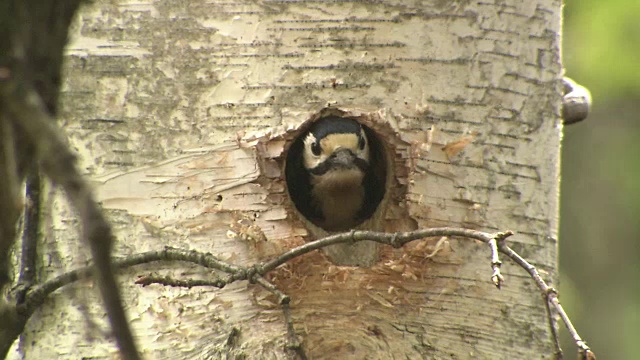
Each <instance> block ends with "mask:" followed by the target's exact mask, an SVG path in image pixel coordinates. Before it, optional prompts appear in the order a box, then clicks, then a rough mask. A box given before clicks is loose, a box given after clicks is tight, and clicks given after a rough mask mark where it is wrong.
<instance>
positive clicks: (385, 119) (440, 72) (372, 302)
mask: <svg viewBox="0 0 640 360" xmlns="http://www.w3.org/2000/svg"><path fill="white" fill-rule="evenodd" d="M560 16H561V2H560V1H551V0H537V1H515V0H508V1H496V2H494V1H486V2H457V1H401V0H385V1H359V0H353V1H336V2H323V1H284V0H283V1H276V0H274V1H241V0H239V1H224V2H223V1H201V0H198V1H189V2H178V1H169V0H160V1H147V0H138V1H106V0H104V1H95V2H93V3H92V4H90V5H89V6H85V7H84V8H83V9H82V10H81V14H80V16H79V18H78V21H77V23H76V25H75V28H74V31H73V33H74V36H73V39H72V42H71V44H70V45H69V48H68V57H67V65H66V77H65V79H64V85H63V94H62V111H61V119H60V121H61V123H62V124H63V125H64V128H65V129H66V131H67V133H68V135H69V137H70V143H71V144H72V145H73V147H74V148H75V149H76V150H77V152H78V153H79V157H80V159H81V164H82V165H83V166H84V169H85V170H86V174H87V175H88V176H89V177H90V178H91V179H93V180H94V183H95V190H96V192H97V195H98V198H99V199H100V200H101V201H102V204H103V206H104V208H105V209H108V214H109V216H110V219H111V220H112V222H113V224H114V226H115V230H116V234H117V237H118V241H117V245H116V251H115V255H126V254H131V253H136V252H141V251H146V250H159V249H162V248H164V247H165V246H173V247H179V248H187V249H196V250H200V251H203V252H211V253H213V254H216V255H218V256H219V257H221V258H222V259H224V260H226V261H229V262H233V263H237V264H242V265H249V264H253V263H255V262H257V261H258V260H260V259H266V258H269V257H272V256H274V255H276V254H278V253H280V252H282V251H284V250H286V249H288V248H290V247H292V246H295V245H299V244H302V243H304V241H306V240H311V239H313V238H314V235H318V233H317V232H315V231H316V230H317V229H316V230H314V229H309V228H307V227H306V226H305V224H304V223H303V222H302V221H300V220H299V218H298V216H297V214H296V213H295V211H293V210H292V206H291V204H290V202H289V200H288V197H287V193H286V188H285V183H284V180H283V172H282V171H283V164H284V151H285V150H286V147H287V145H288V143H289V142H290V140H291V139H292V138H293V137H294V136H295V135H296V134H297V132H296V131H295V130H296V129H297V128H298V127H299V126H300V125H301V124H303V123H304V122H305V121H307V120H309V119H311V118H313V116H314V115H315V114H317V113H318V111H320V110H321V109H323V108H326V107H328V106H329V107H331V108H334V109H340V110H344V111H347V112H349V113H350V114H361V115H362V116H363V117H362V119H364V121H365V122H367V124H368V125H370V126H371V127H372V128H374V129H375V130H378V131H379V133H380V137H381V139H383V140H384V141H385V142H386V143H388V144H389V154H390V155H391V158H390V160H392V161H393V164H392V165H391V166H392V168H393V169H394V172H393V174H392V175H393V177H392V179H391V180H392V189H390V190H389V194H390V196H388V197H387V199H386V200H385V204H384V205H385V209H387V211H386V213H384V214H383V213H378V215H377V216H378V217H379V219H377V220H376V221H377V225H376V226H377V228H379V229H384V230H388V231H396V230H411V229H414V228H415V227H430V226H458V227H468V228H475V229H483V230H488V231H496V230H505V229H510V230H513V231H515V232H516V234H517V235H516V236H514V237H512V238H510V240H511V242H512V244H513V247H514V248H515V249H516V250H518V251H520V252H521V253H522V254H523V255H524V256H525V257H527V258H528V259H530V260H531V262H532V263H533V264H535V265H536V266H538V267H539V269H540V270H543V271H544V272H546V273H547V274H548V275H549V276H550V277H551V280H554V279H555V278H556V275H555V274H556V269H557V259H556V256H557V249H556V243H557V226H558V220H557V213H558V189H559V184H558V182H559V170H558V165H559V148H560V139H561V125H560V124H561V122H560V119H559V113H560V112H559V105H560V78H561V71H562V68H561V64H560V57H559V56H560V50H559V47H560V24H561V22H560ZM429 129H432V130H431V131H429ZM427 138H430V139H429V141H427ZM429 145H431V146H430V149H429V151H428V152H427V151H425V150H427V148H428V147H429ZM47 214H48V216H49V219H48V221H47V227H46V229H45V233H46V239H45V243H44V244H43V245H42V253H43V259H42V262H41V265H42V267H43V269H42V271H41V275H42V276H43V278H45V279H46V278H49V277H51V276H53V275H56V274H59V273H61V272H63V271H65V270H69V269H73V268H76V267H79V266H81V265H83V264H84V262H85V260H87V259H88V257H89V256H88V254H87V252H86V250H85V249H82V248H81V245H79V244H82V242H80V241H79V240H78V239H77V236H78V235H77V231H76V230H75V228H76V227H77V225H78V224H77V222H76V220H75V218H76V216H75V215H74V214H73V213H72V212H71V211H70V210H69V208H68V206H67V205H66V204H65V202H64V201H63V198H62V196H61V195H60V194H59V193H58V192H57V191H55V189H53V190H51V191H50V197H49V201H48V203H47ZM436 240H438V239H431V240H429V241H426V242H422V243H420V244H418V243H416V244H414V245H411V246H409V247H407V248H406V249H400V250H391V249H387V248H382V249H381V255H380V256H381V260H380V261H379V262H377V263H376V264H375V265H374V266H373V267H371V268H354V267H338V266H335V265H332V264H331V263H329V262H328V261H327V260H326V258H325V257H323V256H322V255H317V254H316V255H310V256H305V257H303V258H301V259H299V260H296V261H295V264H294V265H291V266H288V267H286V268H285V269H282V270H280V271H277V273H276V276H275V278H274V279H273V281H274V282H275V284H276V285H277V286H278V287H279V288H280V289H281V290H282V291H284V292H285V293H287V294H288V295H290V296H291V297H292V299H293V302H292V309H293V317H294V322H295V327H296V330H297V332H298V334H299V336H300V337H301V339H302V340H303V346H304V348H305V350H306V352H307V354H308V355H309V356H310V357H311V358H316V359H322V358H327V359H346V358H353V359H363V358H372V359H378V358H379V359H387V358H389V359H390V358H398V359H404V358H407V359H416V358H427V359H443V358H447V359H449V358H451V359H454V358H455V359H471V358H473V359H532V358H549V359H550V358H552V351H553V350H552V347H551V342H550V338H549V331H548V326H547V324H546V321H545V311H544V307H543V302H542V300H541V298H540V296H539V295H538V294H537V292H536V288H535V286H534V284H533V283H532V282H531V281H530V279H529V278H528V276H527V275H526V273H525V272H524V271H523V270H522V269H520V268H518V267H516V266H515V265H513V264H512V263H510V262H509V261H505V265H504V266H503V271H504V275H505V276H506V279H507V283H506V285H505V286H504V288H503V289H502V290H500V291H498V290H496V289H495V288H494V286H493V284H492V283H491V282H490V280H489V276H490V267H489V251H488V249H487V248H485V247H484V246H483V245H481V244H478V243H475V242H472V241H470V240H467V239H449V240H448V241H446V242H445V245H444V248H443V249H442V251H440V252H438V253H437V254H436V255H435V256H433V257H431V258H426V255H427V254H429V253H430V252H432V251H433V250H434V248H435V242H436ZM45 252H48V254H44V253H45ZM150 272H158V273H162V274H170V275H172V276H174V277H184V278H190V277H204V276H208V275H210V274H209V273H208V272H206V271H203V270H201V269H198V268H195V267H193V266H188V265H184V264H172V265H167V264H152V265H148V266H144V267H136V268H134V269H131V270H128V271H125V272H123V273H122V275H121V277H120V281H121V284H122V287H123V293H124V296H125V304H126V306H127V310H128V314H129V317H130V319H131V326H132V327H133V329H134V331H135V333H136V334H137V339H138V345H139V347H140V348H141V349H142V350H143V355H145V357H146V358H149V359H154V358H171V359H181V358H182V359H192V358H214V359H215V358H222V357H224V356H228V357H229V358H235V357H240V356H246V357H248V358H252V359H263V358H284V357H286V355H285V354H286V352H285V351H284V350H283V345H284V342H285V337H286V336H285V335H286V333H285V325H284V322H283V320H282V313H281V311H280V309H279V308H278V306H277V305H275V304H274V299H273V297H272V296H271V295H269V294H268V293H267V292H265V291H264V290H262V289H260V288H257V287H256V286H254V285H249V284H247V283H246V282H240V283H235V284H233V285H230V286H228V287H226V288H224V289H221V290H218V289H209V288H192V289H179V288H168V287H162V286H159V285H152V286H148V287H145V288H142V287H139V286H137V285H134V284H133V282H134V281H135V278H136V276H137V275H140V274H148V273H150ZM105 332H108V326H107V323H106V321H105V314H104V310H103V309H102V307H101V304H100V301H99V297H98V296H97V291H96V289H95V288H94V286H93V283H92V282H91V281H84V282H82V283H80V284H77V285H74V286H70V287H68V288H65V289H62V290H61V291H59V292H57V293H56V294H54V296H53V297H52V298H51V299H50V301H48V302H47V303H46V305H45V306H43V307H42V309H41V310H40V311H38V312H37V313H36V314H35V315H34V316H33V318H32V319H31V320H30V321H29V323H28V325H27V329H26V331H25V333H24V335H23V336H22V338H21V339H20V342H19V344H16V347H15V350H14V352H13V353H12V357H14V358H20V357H23V358H26V359H41V358H42V359H44V358H75V359H77V358H80V357H91V358H117V350H116V347H115V344H114V342H113V340H112V339H111V338H110V337H109V336H108V334H107V335H106V336H105ZM230 334H237V336H236V335H234V336H232V337H233V338H234V341H229V342H227V339H228V338H229V337H230Z"/></svg>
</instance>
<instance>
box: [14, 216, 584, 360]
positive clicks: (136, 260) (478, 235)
mask: <svg viewBox="0 0 640 360" xmlns="http://www.w3.org/2000/svg"><path fill="white" fill-rule="evenodd" d="M511 235H513V232H511V231H504V232H498V233H486V232H482V231H477V230H469V229H462V228H448V227H444V228H431V229H419V230H416V231H410V232H402V233H382V232H372V231H351V232H348V233H342V234H337V235H332V236H328V237H325V238H323V239H319V240H316V241H312V242H309V243H307V244H304V245H301V246H298V247H296V248H294V249H291V250H289V251H287V252H285V253H283V254H282V255H280V256H277V257H276V258H274V259H272V260H270V261H267V262H266V263H262V264H256V265H253V266H248V267H243V266H238V265H233V264H231V263H227V262H225V261H223V260H220V259H218V258H217V257H215V256H213V255H212V254H209V253H201V252H198V251H195V250H182V249H175V248H170V247H167V248H165V249H164V250H161V251H150V252H145V253H141V254H136V255H130V256H127V257H125V258H122V259H116V260H114V261H113V265H114V266H115V267H117V268H119V269H124V268H128V267H131V266H134V265H139V264H143V263H149V262H154V261H184V262H190V263H194V264H197V265H200V266H203V267H206V268H211V269H215V270H218V271H221V272H224V273H227V274H229V277H228V278H226V279H219V278H217V279H215V280H206V281H205V280H175V279H170V278H165V277H153V276H148V277H146V278H143V279H142V280H140V279H139V280H137V281H136V283H138V284H142V285H148V284H151V283H159V284H164V285H169V286H183V287H193V286H214V287H219V288H222V287H224V286H225V285H227V284H230V283H232V282H235V281H239V280H247V281H249V282H251V283H255V284H258V285H260V286H261V287H263V288H265V289H266V290H267V291H269V292H271V293H273V294H274V295H275V296H276V297H277V298H278V302H279V303H280V305H282V308H283V313H284V318H285V322H286V325H287V334H288V337H289V340H288V344H289V345H288V348H290V349H292V350H294V351H295V352H296V354H297V356H298V357H299V358H301V359H305V358H306V355H305V354H304V351H303V349H302V347H301V346H300V342H299V340H298V339H297V336H296V334H295V331H294V328H293V321H292V318H291V313H290V307H289V303H290V298H289V296H287V295H286V294H284V293H283V292H281V291H280V290H279V289H277V288H276V287H275V285H273V284H272V283H270V282H268V281H267V280H266V279H264V278H263V275H265V274H267V273H268V272H270V271H272V270H274V269H276V268H277V267H278V266H280V265H282V264H284V263H286V262H288V261H290V260H292V259H294V258H296V257H298V256H302V255H304V254H307V253H309V252H311V251H314V250H317V249H320V248H323V247H325V246H329V245H334V244H339V243H347V242H358V241H367V240H368V241H376V242H379V243H382V244H387V245H390V246H394V247H401V246H403V245H404V244H406V243H409V242H411V241H415V240H419V239H423V238H426V237H435V236H439V237H442V236H458V237H464V238H471V239H476V240H480V241H482V242H485V243H487V244H488V245H489V247H490V249H491V267H492V269H493V273H492V276H491V279H492V281H493V283H494V284H495V285H496V286H497V287H498V288H500V286H501V285H502V283H503V282H504V277H503V276H502V274H501V273H500V265H501V264H502V262H501V261H500V258H499V256H498V251H499V252H502V253H503V254H506V255H507V256H508V257H509V258H511V259H512V260H513V261H514V262H515V263H516V264H518V265H520V266H521V267H522V268H523V269H525V270H526V271H527V272H528V273H529V274H530V276H531V277H532V278H533V280H534V281H535V283H536V285H537V286H538V288H539V289H540V290H541V292H542V294H543V295H544V297H545V300H546V302H547V304H550V306H553V308H554V309H555V310H556V311H557V312H558V313H559V314H560V317H561V318H562V320H563V322H564V323H565V325H566V326H567V328H568V329H569V332H570V334H571V336H572V337H573V338H574V341H575V342H576V345H577V346H578V349H579V353H580V354H582V355H581V356H583V358H585V359H595V355H594V354H593V352H592V351H591V349H590V348H589V347H588V346H587V344H586V343H585V342H584V341H583V340H582V339H581V338H580V336H579V335H578V333H577V332H576V330H575V328H574V327H573V325H572V324H571V321H570V320H569V317H568V316H567V314H566V312H565V311H564V309H563V308H562V306H561V305H560V302H559V301H558V296H557V292H556V290H555V289H553V288H551V287H550V286H548V285H547V284H546V282H545V281H544V280H543V279H542V277H541V276H540V274H539V273H538V271H537V270H536V269H535V267H534V266H533V265H531V264H530V263H528V262H527V261H526V260H524V259H523V258H522V257H521V256H520V255H518V254H517V253H516V252H515V251H513V249H511V248H510V247H509V246H507V245H506V243H505V239H506V238H508V237H509V236H511ZM91 270H92V267H91V266H87V267H84V268H81V269H77V270H74V271H71V272H68V273H66V274H63V275H60V276H58V277H56V278H54V279H52V280H50V281H47V282H46V283H44V284H42V285H39V286H36V287H33V288H32V289H31V290H29V292H28V293H27V299H26V301H25V304H26V310H25V311H28V312H32V311H34V310H35V308H37V306H39V305H40V304H42V302H43V301H44V299H45V298H46V296H47V295H48V294H50V293H51V292H53V291H55V290H56V289H58V288H59V287H61V286H64V285H67V284H70V283H72V282H74V281H76V280H78V279H80V278H84V277H88V276H90V275H91V274H92V271H91ZM548 314H549V316H548V317H549V321H550V322H551V323H550V326H551V327H552V335H553V337H554V339H557V333H556V332H555V324H554V323H553V321H554V320H553V319H552V316H551V310H550V309H549V310H548ZM554 341H556V342H557V340H554ZM556 356H560V357H561V356H562V351H561V350H560V347H559V345H556Z"/></svg>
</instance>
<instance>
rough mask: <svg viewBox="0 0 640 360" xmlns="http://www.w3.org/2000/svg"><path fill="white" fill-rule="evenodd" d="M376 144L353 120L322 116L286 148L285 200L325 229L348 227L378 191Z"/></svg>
mask: <svg viewBox="0 0 640 360" xmlns="http://www.w3.org/2000/svg"><path fill="white" fill-rule="evenodd" d="M380 149H381V145H380V142H379V140H378V139H377V138H375V134H374V133H373V132H372V131H371V129H369V128H367V127H365V126H363V125H360V123H359V122H357V121H355V120H352V119H348V118H341V117H337V116H328V117H324V118H321V119H319V120H317V121H316V122H314V123H313V124H312V125H311V127H310V128H309V130H307V131H306V132H305V133H303V134H302V135H300V136H299V137H298V138H297V139H296V140H295V141H294V142H293V143H292V145H291V147H290V148H289V150H288V154H287V163H286V168H285V172H286V181H287V189H288V190H289V195H290V196H291V200H292V201H293V203H294V204H295V206H296V208H297V209H298V210H299V211H300V213H302V214H303V215H304V216H305V218H306V219H307V220H309V221H311V222H312V223H314V224H315V225H317V226H320V227H322V228H323V229H325V230H329V231H344V230H348V229H353V228H354V227H355V226H358V225H359V224H361V223H362V222H363V221H364V220H366V219H368V218H370V217H371V215H372V214H373V213H374V211H375V210H376V208H377V207H378V204H380V201H381V200H382V197H383V196H384V184H385V174H386V173H385V169H386V167H385V164H384V163H382V162H381V159H382V158H383V155H382V154H381V152H380Z"/></svg>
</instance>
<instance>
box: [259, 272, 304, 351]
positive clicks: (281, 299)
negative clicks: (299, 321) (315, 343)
mask: <svg viewBox="0 0 640 360" xmlns="http://www.w3.org/2000/svg"><path fill="white" fill-rule="evenodd" d="M254 281H255V283H256V284H258V285H260V286H262V287H263V288H265V289H266V290H268V291H269V292H271V293H272V294H274V295H275V296H276V297H277V298H278V303H279V304H280V306H282V313H283V315H284V321H285V324H286V325H287V336H288V340H287V349H290V350H293V351H294V352H295V353H296V355H297V356H298V358H299V359H300V360H306V359H307V355H306V353H305V352H304V349H303V348H302V345H301V344H300V340H298V336H297V335H296V331H295V329H294V327H293V318H292V317H291V307H290V306H291V305H290V303H291V299H290V298H289V296H288V295H286V294H285V293H283V292H282V291H280V290H278V288H277V287H276V286H275V285H273V284H272V283H270V282H269V281H267V280H266V279H265V278H263V277H262V276H258V275H256V276H255V279H254Z"/></svg>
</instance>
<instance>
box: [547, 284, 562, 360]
mask: <svg viewBox="0 0 640 360" xmlns="http://www.w3.org/2000/svg"><path fill="white" fill-rule="evenodd" d="M544 308H545V311H546V312H547V319H549V331H551V339H552V340H553V347H554V349H555V351H554V352H553V355H554V359H555V360H562V359H563V357H564V354H563V353H562V347H561V346H560V335H559V334H558V327H557V325H558V324H557V321H556V317H555V315H554V313H553V311H552V310H551V304H550V303H549V299H547V298H546V297H545V299H544Z"/></svg>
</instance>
